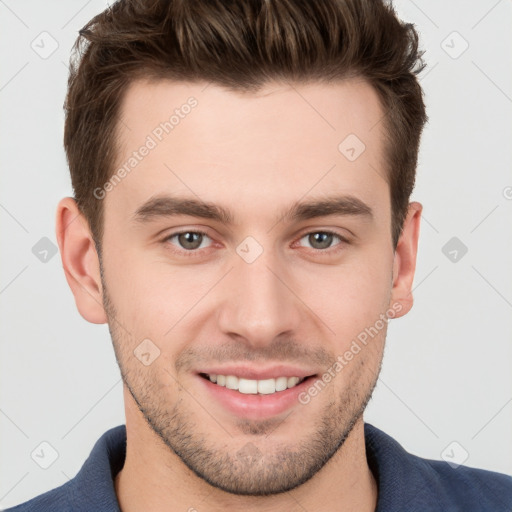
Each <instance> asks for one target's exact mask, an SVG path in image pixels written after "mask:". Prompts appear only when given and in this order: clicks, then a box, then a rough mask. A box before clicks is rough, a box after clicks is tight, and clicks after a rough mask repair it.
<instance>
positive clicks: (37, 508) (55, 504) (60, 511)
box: [4, 480, 73, 512]
mask: <svg viewBox="0 0 512 512" xmlns="http://www.w3.org/2000/svg"><path fill="white" fill-rule="evenodd" d="M72 482H73V480H71V481H69V482H67V483H65V484H63V485H61V486H60V487H57V488H56V489H52V490H51V491H48V492H45V493H44V494H40V495H39V496H36V497H35V498H32V499H31V500H29V501H26V502H25V503H22V504H21V505H16V506H15V507H12V508H8V509H6V510H5V511H4V512H50V511H51V512H67V511H71V510H72V508H71V501H70V497H69V492H68V491H69V490H70V487H71V486H72Z"/></svg>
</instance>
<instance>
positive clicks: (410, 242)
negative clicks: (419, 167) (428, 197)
mask: <svg viewBox="0 0 512 512" xmlns="http://www.w3.org/2000/svg"><path fill="white" fill-rule="evenodd" d="M422 210H423V206H422V205H421V204H420V203H417V202H413V203H410V204H409V210H408V212H407V217H406V219H405V221H404V226H403V230H402V234H401V236H400V239H399V240H398V244H397V247H396V250H395V259H394V262H393V288H392V290H391V303H390V307H391V306H393V305H396V304H400V305H401V308H400V311H399V312H398V313H397V314H396V315H395V317H400V316H403V315H405V314H406V313H408V312H409V311H410V310H411V308H412V305H413V296H412V284H413V280H414V272H415V270H416V256H417V252H418V239H419V234H420V220H421V212H422Z"/></svg>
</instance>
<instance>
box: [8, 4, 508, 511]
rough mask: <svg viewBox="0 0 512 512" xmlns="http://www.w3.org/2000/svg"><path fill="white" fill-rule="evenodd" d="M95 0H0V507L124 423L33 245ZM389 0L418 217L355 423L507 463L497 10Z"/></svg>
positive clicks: (107, 368)
mask: <svg viewBox="0 0 512 512" xmlns="http://www.w3.org/2000/svg"><path fill="white" fill-rule="evenodd" d="M106 5H107V4H106V3H105V1H104V0H103V1H101V0H92V1H91V0H90V1H88V2H81V1H75V2H69V1H68V2H64V1H62V2H56V1H53V2H50V1H46V2H36V1H18V2H15V1H14V0H0V34H1V40H0V51H1V59H2V66H1V68H0V109H1V112H0V120H1V126H0V130H1V133H0V144H1V148H0V158H1V165H2V167H1V169H2V173H1V187H0V227H1V241H2V244H1V262H0V269H1V274H0V314H1V318H0V328H1V333H2V338H1V353H0V364H1V371H0V379H1V382H0V393H1V395H0V440H1V441H0V442H1V446H0V451H1V467H0V508H4V507H7V506H11V505H14V504H16V503H19V502H21V501H24V500H26V499H28V498H30V497H32V496H34V495H37V494H39V493H41V492H43V491H46V490H48V489H50V488H53V487H55V486H58V485H60V484H62V483H64V482H65V481H66V480H67V479H69V478H71V477H73V476H74V475H75V474H76V473H77V471H78V470H79V469H80V467H81V465H82V463H83V462H84V460H85V458H86V457H87V456H88V454H89V452H90V450H91V448H92V446H93V444H94V442H95V441H96V439H97V438H98V437H99V436H100V435H101V434H102V433H103V432H105V430H107V429H108V428H110V427H112V426H115V425H118V424H120V423H124V410H123V404H122V385H121V381H120V376H119V371H118V369H117V366H116V363H115V359H114V355H113V350H112V348H111V342H110V337H109V333H108V329H107V327H106V326H97V325H92V324H88V323H87V322H86V321H85V320H83V319H82V318H81V317H80V315H79V314H78V312H77V310H76V308H75V304H74V300H73V296H72V294H71V292H70V290H69V288H68V286H67V283H66V281H65V278H64V273H63V270H62V265H61V261H60V257H59V255H58V254H55V255H52V253H51V252H48V253H47V254H45V253H44V250H45V248H46V249H47V248H48V247H52V244H56V239H55V232H54V216H55V208H56V204H57V202H58V200H59V199H60V198H61V197H63V196H66V195H71V186H70V180H69V177H68V171H67V167H66V162H65V157H64V152H63V149H62V134H63V112H62V103H63V99H64V95H65V90H66V81H67V72H68V69H67V62H68V59H69V53H70V48H71V46H72V43H73V42H74V39H75V37H76V35H77V31H78V29H79V28H81V27H82V26H83V25H84V24H85V23H86V21H88V20H89V19H90V18H91V17H92V16H93V15H95V14H96V13H98V12H99V11H101V10H103V9H104V8H105V7H106ZM395 5H396V7H397V10H398V12H399V14H400V16H401V17H402V18H403V19H405V20H407V21H411V22H413V23H415V24H416V26H417V28H418V29H419V31H420V33H421V41H422V47H423V48H425V49H426V50H427V53H426V55H425V59H426V61H427V63H428V68H427V69H426V70H425V71H424V72H423V75H422V78H421V83H422V86H423V87H424V90H425V93H426V101H427V108H428V113H429V116H430V123H429V125H428V127H427V128H426V132H425V134H424V137H423V142H422V150H421V155H420V163H419V169H418V181H417V187H416V189H415V192H414V194H413V199H414V200H418V201H420V202H422V203H423V205H424V215H423V225H422V231H421V237H420V249H419V257H418V267H417V274H416V280H415V290H414V295H415V299H416V302H415V306H414V308H413V310H412V311H411V312H410V313H409V314H408V315H407V316H406V317H405V318H402V319H399V320H396V321H392V322H391V325H390V329H389V334H388V342H387V348H386V353H385V358H384V368H383V372H382V374H381V378H380V381H379V383H378V386H377V389H376V392H375V394H374V398H373V400H372V402H371V404H370V406H369V409H368V411H367V414H366V421H368V422H370V423H373V424H374V425H376V426H378V427H380V428H382V429H383V430H384V431H386V432H388V433H389V434H390V435H392V436H394V437H395V438H396V439H397V440H398V441H399V442H400V443H401V444H402V445H403V446H404V447H405V448H406V449H407V450H409V451H410V452H412V453H415V454H418V455H421V456H423V457H427V458H434V459H440V458H443V457H444V458H445V459H446V460H450V461H451V462H452V464H453V463H458V462H462V461H463V460H464V464H466V465H469V466H475V467H482V468H486V469H491V470H497V471H501V472H506V473H509V474H512V435H511V433H512V371H511V370H512V343H511V337H512V336H511V334H512V315H511V313H512V279H511V273H512V271H511V261H510V252H511V248H512V229H510V226H511V222H510V221H511V217H512V174H511V172H510V168H511V152H510V144H511V141H512V123H511V118H512V115H511V113H512V76H511V75H512V72H511V66H510V63H511V62H512V55H511V53H512V41H511V39H512V38H511V35H510V34H511V33H512V31H511V30H510V24H511V18H512V17H511V14H512V3H511V2H510V0H500V1H497V0H485V1H484V0H478V1H476V0H475V1H472V2H468V1H463V0H459V1H453V0H452V1H450V2H446V1H445V0H436V1H433V0H428V1H427V0H415V1H412V0H401V1H400V2H397V3H395ZM42 32H46V33H47V34H42V35H41V33H42ZM454 32H456V34H454ZM56 44H58V48H57V49H56V50H55V51H54V52H53V53H51V55H49V53H50V52H51V51H52V50H53V46H55V45H56ZM466 45H469V47H468V48H467V49H466V50H465V51H463V50H464V49H465V47H466ZM44 237H47V238H48V239H49V241H51V243H52V244H49V242H48V240H43V241H41V239H42V238H44ZM452 237H457V240H455V241H452V242H451V244H454V245H453V246H452V245H448V246H447V247H446V248H445V249H443V247H445V244H447V243H448V242H449V240H450V239H452ZM36 244H39V245H36ZM461 244H464V245H465V246H466V247H467V249H468V250H467V253H466V254H464V255H463V254H462V250H461V248H462V245H461ZM34 246H35V249H33V248H34ZM454 250H455V251H457V253H456V255H457V259H456V261H452V260H453V258H454V256H455V253H454V252H453V251H454ZM41 258H43V260H44V259H46V261H41ZM42 442H46V443H49V444H50V445H51V447H49V446H48V445H42V446H41V443H42ZM454 442H455V444H454ZM31 454H32V456H31ZM56 454H58V457H57V458H56V459H55V457H56ZM32 457H33V458H32ZM466 457H467V459H466ZM53 459H55V460H53ZM465 459H466V460H465ZM50 463H51V465H49V464H50ZM41 465H42V466H46V465H49V467H48V468H47V469H43V468H42V467H41Z"/></svg>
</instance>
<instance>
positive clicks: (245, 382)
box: [238, 379, 258, 395]
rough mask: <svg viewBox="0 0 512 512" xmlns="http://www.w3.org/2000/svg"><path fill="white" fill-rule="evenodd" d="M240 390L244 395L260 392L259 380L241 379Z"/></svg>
mask: <svg viewBox="0 0 512 512" xmlns="http://www.w3.org/2000/svg"><path fill="white" fill-rule="evenodd" d="M238 391H240V393H243V394H244V395H255V394H256V393H257V392H258V381H257V380H249V379H240V380H239V381H238Z"/></svg>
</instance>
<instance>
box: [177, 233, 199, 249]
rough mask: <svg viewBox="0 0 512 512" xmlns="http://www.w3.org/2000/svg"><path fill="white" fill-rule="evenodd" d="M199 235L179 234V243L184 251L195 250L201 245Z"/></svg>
mask: <svg viewBox="0 0 512 512" xmlns="http://www.w3.org/2000/svg"><path fill="white" fill-rule="evenodd" d="M201 237H202V235H201V234H200V233H190V232H188V233H181V234H180V235H179V242H180V244H181V246H182V247H183V248H184V249H197V248H198V247H199V246H200V245H201Z"/></svg>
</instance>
